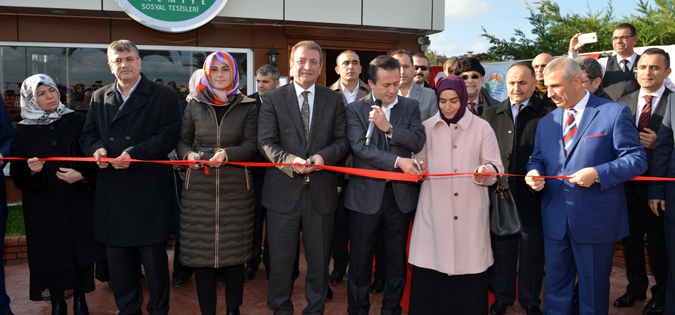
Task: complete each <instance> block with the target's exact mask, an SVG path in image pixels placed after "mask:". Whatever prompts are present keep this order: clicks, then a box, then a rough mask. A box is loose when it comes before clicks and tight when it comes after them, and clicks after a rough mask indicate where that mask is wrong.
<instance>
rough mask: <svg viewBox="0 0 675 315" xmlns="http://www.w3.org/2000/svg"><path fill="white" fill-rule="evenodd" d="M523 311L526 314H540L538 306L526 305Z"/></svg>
mask: <svg viewBox="0 0 675 315" xmlns="http://www.w3.org/2000/svg"><path fill="white" fill-rule="evenodd" d="M525 312H526V314H527V315H542V313H541V310H540V309H539V306H526V307H525Z"/></svg>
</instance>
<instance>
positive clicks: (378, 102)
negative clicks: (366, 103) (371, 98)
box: [366, 100, 382, 146]
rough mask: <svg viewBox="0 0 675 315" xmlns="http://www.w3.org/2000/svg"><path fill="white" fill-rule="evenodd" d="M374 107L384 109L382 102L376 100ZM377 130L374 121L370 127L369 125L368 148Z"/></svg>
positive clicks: (367, 134)
mask: <svg viewBox="0 0 675 315" xmlns="http://www.w3.org/2000/svg"><path fill="white" fill-rule="evenodd" d="M373 105H376V106H379V107H382V100H375V103H374V104H373ZM374 129H375V123H373V122H372V121H371V122H370V125H368V132H366V146H369V145H370V139H372V138H373V130H374Z"/></svg>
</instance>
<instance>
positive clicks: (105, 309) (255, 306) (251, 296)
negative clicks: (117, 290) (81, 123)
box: [5, 251, 654, 315]
mask: <svg viewBox="0 0 675 315" xmlns="http://www.w3.org/2000/svg"><path fill="white" fill-rule="evenodd" d="M167 253H168V254H169V261H171V259H173V251H168V252H167ZM261 267H262V266H261ZM170 269H171V268H170ZM305 270H306V263H305V259H304V255H302V253H301V257H300V278H298V280H296V282H295V287H294V290H293V304H294V305H295V314H301V312H302V309H303V308H304V307H305V306H306V305H307V301H306V300H305V297H304V289H305V285H304V274H305ZM330 270H332V267H331V269H330ZM5 274H6V285H7V292H8V294H9V295H10V298H11V299H12V302H11V307H12V311H13V312H14V313H15V314H16V315H23V314H31V315H35V314H50V312H51V304H50V302H33V301H29V300H28V278H29V277H28V276H29V271H28V265H16V266H6V267H5ZM611 281H612V291H611V294H610V298H611V302H613V301H614V300H615V299H616V298H618V297H619V296H621V295H622V294H623V293H624V290H625V287H626V284H627V281H626V277H625V270H624V269H622V268H618V267H614V270H613V271H612V278H611ZM650 281H651V282H652V284H650V286H651V285H653V282H654V279H653V278H651V277H650ZM224 287H225V286H224V285H221V286H219V288H218V296H219V297H221V300H219V301H218V303H219V304H218V305H219V311H218V314H219V315H220V314H225V301H224V296H225V293H224ZM331 288H332V290H333V292H334V298H333V300H332V301H330V302H327V303H326V313H325V314H326V315H338V314H340V315H342V314H346V313H347V312H346V310H347V282H346V277H345V281H343V282H342V283H341V284H339V285H337V286H331ZM244 290H245V292H244V305H242V307H241V308H240V310H241V314H243V315H258V314H266V315H270V314H272V311H271V310H270V309H269V308H268V307H267V302H266V301H267V280H265V270H264V267H263V268H262V269H261V270H259V271H258V274H257V276H256V278H255V279H254V280H253V281H251V282H247V283H246V284H245V286H244ZM650 295H651V293H649V292H648V293H647V297H648V298H649V297H650ZM542 296H543V293H542ZM144 298H145V302H146V303H147V299H148V293H147V288H146V287H145V285H144ZM381 301H382V294H378V295H371V304H372V306H371V309H370V314H379V311H380V307H381V305H380V303H381ZM647 302H648V300H647V301H642V302H638V303H636V304H635V305H634V306H633V307H631V308H625V309H619V308H615V307H614V306H611V305H610V307H609V314H615V315H619V314H621V315H624V314H625V315H628V314H631V315H633V314H635V315H637V314H641V313H642V309H643V308H644V306H645V305H646V304H647ZM67 303H68V308H69V314H72V299H71V300H68V301H67ZM87 303H88V305H89V312H90V314H91V315H103V314H117V307H116V306H115V302H114V300H113V294H112V290H110V288H109V287H108V284H107V283H101V282H98V281H97V282H96V291H94V292H92V293H89V294H87ZM170 306H171V311H170V314H199V305H198V303H197V291H196V289H195V286H194V278H193V279H190V280H188V281H187V283H186V284H185V285H184V286H183V287H181V288H171V302H170ZM143 308H144V310H145V303H144V306H143ZM144 314H147V313H146V312H144ZM506 314H525V310H524V309H523V308H522V307H520V306H518V304H517V303H516V304H515V305H514V306H513V307H509V308H508V311H507V313H506Z"/></svg>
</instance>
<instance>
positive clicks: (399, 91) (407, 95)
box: [394, 84, 413, 103]
mask: <svg viewBox="0 0 675 315" xmlns="http://www.w3.org/2000/svg"><path fill="white" fill-rule="evenodd" d="M412 89H413V87H412V84H411V85H410V88H409V89H408V94H406V95H403V94H401V90H400V89H399V90H398V95H401V96H403V97H407V98H410V92H412ZM396 102H398V99H397V100H395V101H394V103H396Z"/></svg>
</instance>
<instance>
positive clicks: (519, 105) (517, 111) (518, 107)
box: [513, 103, 523, 116]
mask: <svg viewBox="0 0 675 315" xmlns="http://www.w3.org/2000/svg"><path fill="white" fill-rule="evenodd" d="M513 106H515V107H516V116H518V114H520V107H521V106H523V104H520V103H516V104H513Z"/></svg>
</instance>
